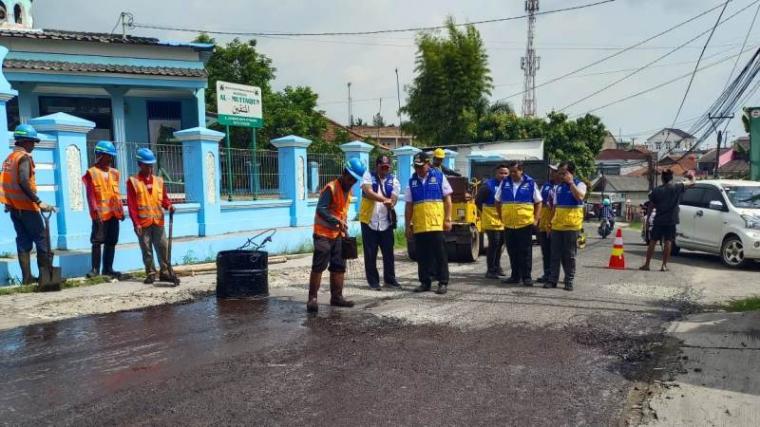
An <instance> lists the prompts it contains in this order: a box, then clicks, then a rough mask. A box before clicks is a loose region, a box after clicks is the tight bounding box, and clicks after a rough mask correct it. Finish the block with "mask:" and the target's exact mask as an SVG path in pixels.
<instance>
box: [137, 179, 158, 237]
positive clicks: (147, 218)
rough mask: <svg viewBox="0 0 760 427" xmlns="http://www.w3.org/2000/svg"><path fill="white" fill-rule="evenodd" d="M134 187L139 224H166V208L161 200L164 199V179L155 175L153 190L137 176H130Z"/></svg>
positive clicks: (148, 225)
mask: <svg viewBox="0 0 760 427" xmlns="http://www.w3.org/2000/svg"><path fill="white" fill-rule="evenodd" d="M129 182H131V183H132V188H134V189H135V194H136V195H137V218H138V220H139V222H138V224H137V225H139V226H140V227H142V228H147V227H150V226H152V225H157V226H159V227H163V226H164V208H163V207H162V206H161V201H162V200H163V199H164V180H163V179H162V178H159V177H157V176H154V177H153V192H152V193H151V192H149V191H148V186H147V185H145V183H144V182H142V181H141V180H140V179H139V178H137V176H133V177H130V178H129Z"/></svg>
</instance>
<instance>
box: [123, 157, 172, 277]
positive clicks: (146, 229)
mask: <svg viewBox="0 0 760 427" xmlns="http://www.w3.org/2000/svg"><path fill="white" fill-rule="evenodd" d="M154 164H156V156H155V155H154V154H153V152H152V151H150V150H149V149H147V148H140V149H139V150H137V165H138V166H139V167H140V171H139V172H138V173H137V175H135V176H133V177H130V178H129V181H127V206H128V207H129V216H130V218H132V224H134V226H135V234H137V239H138V241H139V243H140V250H141V251H142V257H143V264H144V265H145V274H146V277H145V281H144V282H143V283H145V284H146V285H150V284H152V283H154V282H155V281H156V267H155V264H154V262H153V249H155V250H156V253H157V255H158V263H159V265H160V268H161V269H160V273H159V275H158V279H159V280H160V281H162V282H164V281H165V282H174V281H175V280H174V279H175V278H174V277H171V276H170V275H169V263H170V262H171V260H170V259H169V245H168V243H167V241H166V232H165V231H164V215H165V213H164V212H165V210H169V211H170V212H173V211H174V206H173V205H172V202H171V201H170V200H169V194H168V193H167V192H166V188H165V186H164V180H163V178H161V177H158V176H155V175H153V165H154Z"/></svg>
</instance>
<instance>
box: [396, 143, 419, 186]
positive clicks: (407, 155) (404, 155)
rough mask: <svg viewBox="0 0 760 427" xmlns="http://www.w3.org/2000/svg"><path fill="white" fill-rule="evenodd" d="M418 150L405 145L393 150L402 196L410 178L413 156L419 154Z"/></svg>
mask: <svg viewBox="0 0 760 427" xmlns="http://www.w3.org/2000/svg"><path fill="white" fill-rule="evenodd" d="M420 151H422V150H420V149H419V148H416V147H412V146H411V145H405V146H403V147H399V148H396V149H395V150H393V154H395V155H396V164H397V165H398V171H397V172H396V173H397V175H398V181H399V183H400V184H401V194H404V191H406V187H408V186H409V178H411V177H412V173H413V170H414V169H413V166H412V163H413V162H412V160H413V158H414V155H415V154H417V153H419V152H420Z"/></svg>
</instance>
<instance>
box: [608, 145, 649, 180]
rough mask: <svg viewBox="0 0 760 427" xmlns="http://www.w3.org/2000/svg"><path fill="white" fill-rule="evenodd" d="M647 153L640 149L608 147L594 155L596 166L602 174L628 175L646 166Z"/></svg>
mask: <svg viewBox="0 0 760 427" xmlns="http://www.w3.org/2000/svg"><path fill="white" fill-rule="evenodd" d="M648 158H649V154H648V153H646V152H643V151H640V150H618V149H608V150H602V151H601V152H599V155H597V156H596V167H597V171H598V172H599V174H602V175H628V174H630V173H631V172H634V171H636V170H638V169H641V168H642V167H646V166H647V162H648Z"/></svg>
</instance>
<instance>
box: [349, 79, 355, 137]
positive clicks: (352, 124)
mask: <svg viewBox="0 0 760 427" xmlns="http://www.w3.org/2000/svg"><path fill="white" fill-rule="evenodd" d="M351 103H352V101H351V82H348V127H350V128H352V127H354V113H353V111H352V105H351Z"/></svg>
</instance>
